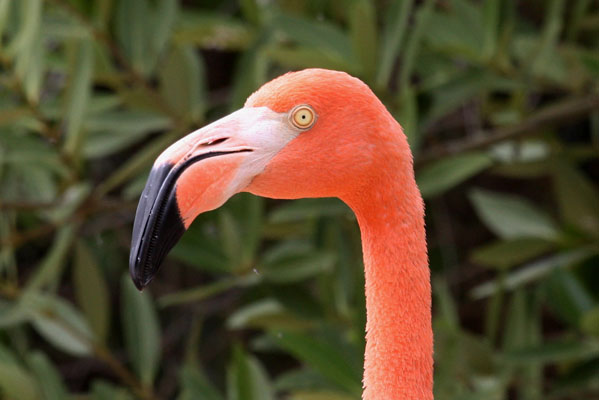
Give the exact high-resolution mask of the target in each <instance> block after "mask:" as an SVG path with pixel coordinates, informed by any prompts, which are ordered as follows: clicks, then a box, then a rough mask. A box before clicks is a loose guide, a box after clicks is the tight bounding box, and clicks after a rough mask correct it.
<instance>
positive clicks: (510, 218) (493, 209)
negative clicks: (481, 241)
mask: <svg viewBox="0 0 599 400" xmlns="http://www.w3.org/2000/svg"><path fill="white" fill-rule="evenodd" d="M470 201H471V202H472V204H473V205H474V208H475V210H476V213H477V214H478V216H479V218H480V219H481V220H482V221H483V222H484V223H485V225H486V226H487V227H488V228H489V229H490V230H491V231H493V233H495V234H496V235H497V236H499V237H501V238H503V239H516V238H523V237H533V238H541V239H547V240H555V239H556V238H557V236H558V231H557V227H556V226H555V223H554V222H553V220H552V219H551V218H550V217H549V216H547V215H546V214H545V213H543V212H542V211H540V210H538V209H537V208H536V207H535V206H533V205H532V204H531V203H530V202H528V201H526V200H524V199H522V198H520V197H517V196H513V195H506V194H503V193H497V192H489V191H485V190H480V189H474V190H472V191H471V192H470Z"/></svg>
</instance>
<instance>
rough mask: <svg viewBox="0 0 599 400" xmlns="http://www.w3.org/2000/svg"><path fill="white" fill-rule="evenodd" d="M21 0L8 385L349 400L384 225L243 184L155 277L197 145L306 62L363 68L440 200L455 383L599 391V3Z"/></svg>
mask: <svg viewBox="0 0 599 400" xmlns="http://www.w3.org/2000/svg"><path fill="white" fill-rule="evenodd" d="M196 3H198V2H190V1H185V2H184V1H178V0H118V1H117V0H96V1H86V0H19V1H11V0H0V398H7V399H19V400H20V399H24V400H29V399H31V400H34V399H52V400H54V399H56V400H66V399H75V398H77V399H79V398H82V399H83V398H85V399H93V400H103V399H122V400H128V399H134V398H141V399H146V400H150V399H167V398H169V399H170V398H177V399H180V400H188V399H198V398H201V399H210V400H224V399H230V400H233V399H260V400H262V399H265V400H270V399H278V398H286V399H287V398H288V399H294V400H324V399H326V400H350V399H358V398H359V397H360V391H361V370H362V357H363V350H364V332H363V327H364V324H365V315H364V294H363V286H364V281H363V275H362V264H361V251H360V237H359V231H358V229H357V224H356V221H355V218H354V216H353V214H352V213H351V211H350V210H349V209H348V208H347V207H346V206H345V205H343V204H342V203H341V202H340V201H339V200H336V199H304V200H299V201H294V202H281V201H273V200H266V199H260V198H256V197H253V196H251V195H247V194H242V195H238V196H236V197H234V198H233V199H231V200H230V201H229V202H228V203H227V204H226V205H225V206H224V207H223V208H221V209H220V210H218V211H215V212H211V213H207V214H205V215H202V216H200V217H199V218H198V220H197V221H196V222H194V224H193V225H192V227H191V228H190V229H189V231H188V232H187V233H186V234H185V236H184V237H183V239H182V240H181V242H180V243H179V244H178V245H177V247H176V248H175V249H174V250H173V252H172V254H171V255H170V256H169V258H168V259H167V260H166V262H165V265H164V266H163V272H162V273H161V274H160V276H159V277H158V278H157V279H156V282H155V283H153V285H152V286H151V291H146V292H144V293H142V294H140V293H139V292H138V291H137V290H136V289H135V288H134V286H133V285H132V283H131V282H130V280H129V278H128V276H127V275H126V270H127V261H128V252H129V237H130V233H131V222H132V219H133V215H134V211H135V206H136V203H137V200H138V197H139V194H140V193H141V190H142V188H143V185H144V182H145V178H146V176H147V172H148V170H149V167H150V166H151V164H152V162H153V160H154V159H155V158H156V156H157V155H158V154H159V153H160V152H161V151H162V150H163V149H164V148H166V147H167V146H168V145H169V144H170V143H172V142H173V141H174V140H176V139H178V138H179V137H182V136H183V135H185V134H186V133H188V132H190V131H192V130H194V129H197V128H198V127H200V126H202V125H204V124H205V123H207V122H209V121H212V120H214V119H216V118H218V117H220V116H223V115H225V114H226V113H228V112H229V111H231V110H234V109H236V108H238V107H240V106H242V105H243V102H244V100H245V98H246V97H247V95H249V94H250V93H251V92H253V91H254V90H256V89H257V88H258V87H259V86H260V85H261V84H263V83H264V82H266V81H268V80H269V79H271V78H273V77H275V76H278V75H280V74H282V73H284V72H286V71H288V70H293V69H300V68H305V67H324V68H334V69H340V70H345V71H347V72H349V73H351V74H354V75H356V76H358V77H360V78H361V79H362V80H364V81H365V82H366V83H367V84H369V86H370V87H371V88H373V90H374V91H375V93H376V94H377V95H378V96H379V97H380V98H381V100H382V101H383V102H384V103H385V105H386V106H387V108H388V110H389V111H390V112H391V113H392V114H393V116H394V117H396V118H397V119H398V121H400V123H401V124H402V126H403V127H404V130H405V133H406V135H407V137H408V139H409V142H410V145H411V146H412V149H413V152H414V156H415V165H416V174H417V180H418V182H419V185H420V187H421V190H422V193H423V196H424V197H425V200H426V202H427V230H428V241H429V254H430V264H431V271H432V273H433V288H434V296H435V298H434V310H433V311H434V321H433V323H434V330H435V393H436V398H437V399H441V400H443V399H507V398H518V399H526V400H537V399H546V398H547V399H555V400H560V399H563V400H566V399H574V398H589V399H590V398H597V397H599V283H598V282H599V272H598V270H597V265H598V263H599V246H598V245H597V244H598V243H599V186H598V184H597V182H598V181H599V111H598V110H599V95H598V93H599V24H597V21H598V20H599V7H598V5H597V3H596V2H592V1H588V0H575V1H571V2H565V1H563V0H551V1H546V2H545V1H540V0H534V1H499V0H483V1H474V0H449V1H434V0H426V1H421V2H416V1H412V0H402V1H367V0H352V1H341V0H321V1H310V0H306V1H301V0H300V1H280V2H268V1H266V2H265V1H256V0H240V1H238V2H235V1H233V0H225V1H222V2H219V1H210V2H202V4H203V5H202V6H198V5H196Z"/></svg>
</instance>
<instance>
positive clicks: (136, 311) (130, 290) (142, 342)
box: [121, 275, 161, 385]
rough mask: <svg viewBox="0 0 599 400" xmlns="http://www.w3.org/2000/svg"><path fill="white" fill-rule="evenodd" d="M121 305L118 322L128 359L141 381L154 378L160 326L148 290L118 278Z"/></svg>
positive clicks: (125, 276) (128, 280)
mask: <svg viewBox="0 0 599 400" xmlns="http://www.w3.org/2000/svg"><path fill="white" fill-rule="evenodd" d="M121 296H122V299H123V308H122V314H121V323H122V324H123V331H124V332H123V334H124V336H125V346H126V349H127V353H128V354H129V359H130V360H131V363H132V364H133V366H134V367H135V371H136V372H137V375H138V376H139V378H140V379H141V381H142V382H143V383H144V384H146V385H150V384H152V382H153V381H154V377H155V376H156V372H157V370H158V363H159V362H160V349H161V346H160V326H159V324H158V316H157V315H156V311H155V309H154V305H153V304H152V298H151V297H150V293H149V292H148V291H145V292H139V291H138V290H137V289H136V288H135V286H134V285H133V283H132V282H131V279H130V278H129V276H127V275H123V278H122V279H121Z"/></svg>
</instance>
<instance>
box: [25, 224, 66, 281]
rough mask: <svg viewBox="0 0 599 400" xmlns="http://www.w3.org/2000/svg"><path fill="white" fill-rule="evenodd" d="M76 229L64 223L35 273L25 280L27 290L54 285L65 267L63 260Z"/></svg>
mask: <svg viewBox="0 0 599 400" xmlns="http://www.w3.org/2000/svg"><path fill="white" fill-rule="evenodd" d="M76 231H77V228H76V226H74V225H73V224H67V225H64V226H63V227H62V228H60V230H59V231H58V233H57V234H56V237H55V239H54V242H53V243H52V247H51V249H50V251H49V252H48V253H47V254H46V256H45V257H44V259H43V260H42V262H41V263H40V265H39V266H38V267H37V270H36V272H35V275H33V276H32V277H31V278H30V279H29V281H28V282H27V289H28V290H37V289H40V288H42V287H47V286H56V285H57V283H58V281H59V280H60V278H61V276H62V272H63V271H64V268H65V264H66V262H65V260H66V258H67V255H68V251H69V249H70V247H71V243H72V241H73V239H74V238H75V233H76Z"/></svg>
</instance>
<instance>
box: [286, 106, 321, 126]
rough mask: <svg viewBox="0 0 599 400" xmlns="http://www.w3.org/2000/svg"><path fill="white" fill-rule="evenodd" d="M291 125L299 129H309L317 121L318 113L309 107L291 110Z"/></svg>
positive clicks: (298, 107)
mask: <svg viewBox="0 0 599 400" xmlns="http://www.w3.org/2000/svg"><path fill="white" fill-rule="evenodd" d="M290 116H291V118H290V120H291V123H292V124H293V125H294V126H295V127H296V128H299V129H308V128H310V127H311V126H312V125H314V122H315V121H316V113H315V112H314V110H313V109H312V107H310V106H307V105H302V106H297V107H295V108H294V109H293V110H291V115H290Z"/></svg>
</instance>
